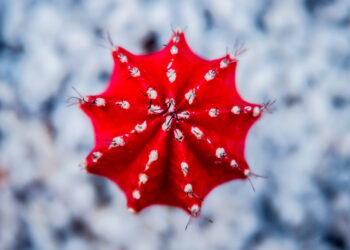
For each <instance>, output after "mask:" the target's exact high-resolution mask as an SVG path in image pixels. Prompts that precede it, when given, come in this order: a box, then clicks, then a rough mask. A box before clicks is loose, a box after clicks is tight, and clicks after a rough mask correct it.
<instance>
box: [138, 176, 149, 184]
mask: <svg viewBox="0 0 350 250" xmlns="http://www.w3.org/2000/svg"><path fill="white" fill-rule="evenodd" d="M147 181H148V177H147V175H146V174H140V175H139V183H140V184H145V183H146V182H147Z"/></svg>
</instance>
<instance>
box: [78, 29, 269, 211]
mask: <svg viewBox="0 0 350 250" xmlns="http://www.w3.org/2000/svg"><path fill="white" fill-rule="evenodd" d="M112 55H113V59H114V62H115V66H114V70H113V73H112V75H111V78H110V81H109V84H108V86H107V88H106V90H105V91H104V92H103V93H101V94H99V95H93V96H85V97H84V98H82V99H81V100H80V104H79V105H80V107H81V109H82V110H83V111H84V112H85V113H86V114H87V115H88V116H89V118H90V119H91V122H92V124H93V128H94V132H95V146H94V148H93V150H92V151H91V153H90V154H89V155H88V156H87V158H86V160H85V162H84V167H85V169H86V171H87V172H89V173H93V174H96V175H100V176H104V177H107V178H108V179H110V180H112V181H113V182H114V183H116V184H117V185H118V186H119V187H120V189H121V190H123V192H124V193H125V196H126V199H127V206H128V209H129V211H131V212H134V213H136V212H139V211H141V210H142V209H143V208H145V207H148V206H150V205H155V204H162V205H169V206H176V207H179V208H182V209H184V210H185V211H186V212H188V213H189V214H190V215H191V216H193V217H196V216H198V215H199V214H200V211H201V206H202V202H203V200H204V198H205V197H206V196H207V195H208V193H209V192H210V191H211V190H212V189H214V188H215V187H216V186H218V185H220V184H222V183H225V182H227V181H230V180H235V179H247V178H248V179H249V177H250V176H251V175H252V172H251V171H250V169H249V166H248V164H247V161H246V159H245V156H244V148H245V141H246V136H247V133H248V131H249V129H250V127H251V126H252V125H253V124H254V122H255V121H256V120H257V119H259V117H260V116H261V114H262V112H263V111H264V109H265V107H264V106H262V105H258V104H253V103H249V102H247V101H245V100H243V99H242V97H241V96H240V95H239V93H238V91H237V89H236V85H235V70H236V66H237V59H236V58H233V57H232V56H231V55H229V54H227V55H225V56H224V57H222V58H219V59H216V60H205V59H203V58H201V57H199V56H198V55H196V54H195V53H194V52H193V51H192V50H191V49H190V48H189V46H188V45H187V43H186V40H185V36H184V34H183V31H182V30H176V31H174V33H173V35H172V37H171V39H170V41H169V43H168V44H167V45H166V46H164V48H163V49H162V50H160V51H158V52H155V53H153V54H148V55H134V54H132V53H130V52H128V51H126V50H125V49H123V48H121V47H114V48H113V51H112Z"/></svg>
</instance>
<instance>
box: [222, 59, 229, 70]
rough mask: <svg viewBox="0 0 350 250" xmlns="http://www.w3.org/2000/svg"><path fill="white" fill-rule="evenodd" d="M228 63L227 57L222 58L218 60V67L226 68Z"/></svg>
mask: <svg viewBox="0 0 350 250" xmlns="http://www.w3.org/2000/svg"><path fill="white" fill-rule="evenodd" d="M228 64H229V60H228V59H227V58H224V59H222V60H221V62H220V68H221V69H223V68H226V67H227V66H228Z"/></svg>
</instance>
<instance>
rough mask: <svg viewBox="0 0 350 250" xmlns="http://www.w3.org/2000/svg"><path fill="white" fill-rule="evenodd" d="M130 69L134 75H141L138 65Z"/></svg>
mask: <svg viewBox="0 0 350 250" xmlns="http://www.w3.org/2000/svg"><path fill="white" fill-rule="evenodd" d="M129 71H130V74H131V76H132V77H138V76H140V70H139V69H138V68H136V67H133V68H131V69H130V70H129Z"/></svg>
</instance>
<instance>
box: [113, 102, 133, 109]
mask: <svg viewBox="0 0 350 250" xmlns="http://www.w3.org/2000/svg"><path fill="white" fill-rule="evenodd" d="M115 104H117V105H118V106H120V107H121V108H122V109H129V108H130V103H129V102H127V101H120V102H116V103H115Z"/></svg>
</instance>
